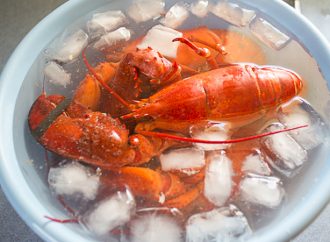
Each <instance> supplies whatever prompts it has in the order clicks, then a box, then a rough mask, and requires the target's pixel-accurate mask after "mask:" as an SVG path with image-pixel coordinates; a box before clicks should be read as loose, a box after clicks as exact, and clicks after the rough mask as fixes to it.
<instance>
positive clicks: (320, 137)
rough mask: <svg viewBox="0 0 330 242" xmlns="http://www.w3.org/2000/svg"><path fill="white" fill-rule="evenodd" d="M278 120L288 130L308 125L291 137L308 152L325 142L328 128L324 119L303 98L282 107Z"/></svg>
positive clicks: (292, 132) (291, 132) (293, 133)
mask: <svg viewBox="0 0 330 242" xmlns="http://www.w3.org/2000/svg"><path fill="white" fill-rule="evenodd" d="M278 119H279V120H280V122H281V123H282V124H284V125H285V126H286V127H288V128H293V127H297V126H300V125H306V124H307V125H308V127H306V128H303V129H298V130H293V131H290V135H291V136H292V137H293V138H294V139H295V140H296V141H297V142H298V143H299V144H300V145H301V146H302V147H303V148H304V149H306V150H310V149H313V148H315V147H317V146H318V145H320V144H321V143H322V142H323V141H324V135H325V133H326V131H325V129H326V126H325V124H324V122H323V121H322V118H321V117H320V116H319V114H318V113H317V112H316V111H315V110H314V109H313V108H312V106H311V105H310V104H309V103H307V102H306V101H305V100H303V99H302V98H296V99H295V100H294V101H292V102H291V103H289V104H288V105H285V106H282V108H281V111H280V112H278Z"/></svg>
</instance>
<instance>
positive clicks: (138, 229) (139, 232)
mask: <svg viewBox="0 0 330 242" xmlns="http://www.w3.org/2000/svg"><path fill="white" fill-rule="evenodd" d="M130 235H131V242H141V241H143V242H154V241H157V242H168V241H171V242H183V231H182V229H181V227H180V226H179V224H178V223H177V221H176V220H175V219H174V218H173V217H170V216H168V215H157V214H148V215H144V216H139V217H138V218H137V219H135V220H133V221H132V222H131V224H130Z"/></svg>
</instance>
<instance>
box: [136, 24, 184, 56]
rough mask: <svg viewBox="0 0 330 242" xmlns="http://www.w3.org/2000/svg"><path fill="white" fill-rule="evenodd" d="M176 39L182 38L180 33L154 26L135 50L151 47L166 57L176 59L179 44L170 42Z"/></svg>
mask: <svg viewBox="0 0 330 242" xmlns="http://www.w3.org/2000/svg"><path fill="white" fill-rule="evenodd" d="M178 37H182V33H181V32H178V31H176V30H174V29H171V28H168V27H165V26H163V25H156V26H154V27H152V28H151V29H150V30H149V31H148V33H147V34H146V36H145V37H144V38H143V40H142V41H141V43H140V44H139V45H138V46H137V48H139V49H145V48H147V47H151V48H153V49H154V50H156V51H158V52H160V53H161V54H162V55H164V56H166V57H171V58H176V52H177V49H178V46H179V42H178V41H176V42H172V40H173V39H175V38H178Z"/></svg>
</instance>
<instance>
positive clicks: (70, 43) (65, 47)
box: [51, 29, 88, 62]
mask: <svg viewBox="0 0 330 242" xmlns="http://www.w3.org/2000/svg"><path fill="white" fill-rule="evenodd" d="M87 44H88V35H87V34H86V33H85V32H84V31H83V30H81V29H80V30H78V31H76V32H74V33H72V34H70V35H69V36H67V37H64V39H61V40H59V43H58V45H57V47H55V49H53V50H51V52H53V53H52V54H51V57H52V58H53V59H55V60H58V61H60V62H69V61H72V60H74V59H75V58H77V57H78V56H79V55H80V53H81V51H82V50H83V49H84V48H85V47H86V46H87Z"/></svg>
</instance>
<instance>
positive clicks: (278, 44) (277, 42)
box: [250, 18, 290, 50]
mask: <svg viewBox="0 0 330 242" xmlns="http://www.w3.org/2000/svg"><path fill="white" fill-rule="evenodd" d="M250 30H251V32H252V33H253V34H254V35H255V36H256V37H257V38H258V39H259V40H261V42H263V43H264V44H266V45H268V46H269V47H271V48H274V49H276V50H280V49H281V48H283V47H284V46H285V45H286V44H287V43H288V41H289V40H290V37H289V36H287V35H286V34H284V33H282V32H281V31H280V30H278V29H277V28H275V27H274V26H273V25H271V24H270V23H269V22H267V21H266V20H264V19H262V18H255V19H254V20H253V21H252V22H251V24H250Z"/></svg>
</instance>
